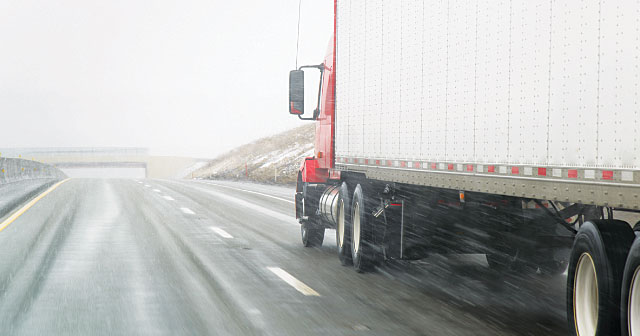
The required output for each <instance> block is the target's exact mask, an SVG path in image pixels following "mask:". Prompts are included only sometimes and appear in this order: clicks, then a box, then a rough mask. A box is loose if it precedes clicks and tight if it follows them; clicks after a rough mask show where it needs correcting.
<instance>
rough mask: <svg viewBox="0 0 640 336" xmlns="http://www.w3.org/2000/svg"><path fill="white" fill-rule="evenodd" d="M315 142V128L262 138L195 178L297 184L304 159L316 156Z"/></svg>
mask: <svg viewBox="0 0 640 336" xmlns="http://www.w3.org/2000/svg"><path fill="white" fill-rule="evenodd" d="M314 138H315V124H306V125H304V126H301V127H297V128H294V129H292V130H290V131H286V132H283V133H280V134H277V135H274V136H271V137H267V138H262V139H259V140H256V141H254V142H252V143H249V144H246V145H243V146H240V147H238V148H235V149H233V150H231V151H229V152H227V153H225V154H222V155H220V156H218V157H217V158H215V159H213V160H211V161H210V162H209V163H208V164H206V165H205V166H204V167H202V168H200V169H198V170H196V171H195V172H194V173H193V177H199V178H208V179H231V180H250V181H256V182H263V183H283V184H295V182H296V177H297V172H298V168H299V167H300V164H301V163H302V160H303V158H304V157H307V156H312V155H313V142H314ZM245 165H246V173H247V176H245Z"/></svg>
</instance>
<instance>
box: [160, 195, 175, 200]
mask: <svg viewBox="0 0 640 336" xmlns="http://www.w3.org/2000/svg"><path fill="white" fill-rule="evenodd" d="M162 198H164V199H166V200H167V201H175V200H174V199H173V197H171V196H167V195H164V196H162Z"/></svg>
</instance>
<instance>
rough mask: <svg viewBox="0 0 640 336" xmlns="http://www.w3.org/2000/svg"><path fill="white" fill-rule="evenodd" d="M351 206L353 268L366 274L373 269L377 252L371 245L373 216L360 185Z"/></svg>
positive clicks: (354, 193)
mask: <svg viewBox="0 0 640 336" xmlns="http://www.w3.org/2000/svg"><path fill="white" fill-rule="evenodd" d="M351 204H352V205H351V214H352V215H351V237H352V243H351V255H352V258H353V267H354V268H355V269H356V271H358V272H365V271H369V270H371V269H372V268H373V264H374V260H375V251H374V249H373V246H372V244H371V242H372V237H373V235H372V223H371V214H370V211H369V209H368V207H367V201H366V200H365V195H364V192H363V190H362V186H361V185H360V184H358V185H357V186H356V189H355V191H354V192H353V201H352V203H351Z"/></svg>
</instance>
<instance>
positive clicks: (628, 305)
mask: <svg viewBox="0 0 640 336" xmlns="http://www.w3.org/2000/svg"><path fill="white" fill-rule="evenodd" d="M636 227H638V225H636ZM620 301H621V304H620V312H621V314H620V319H621V320H622V321H621V322H622V323H621V327H622V331H623V333H622V335H629V336H639V335H640V239H638V238H636V240H635V242H634V243H633V245H631V251H629V256H628V257H627V263H626V265H625V267H624V275H623V277H622V297H621V300H620Z"/></svg>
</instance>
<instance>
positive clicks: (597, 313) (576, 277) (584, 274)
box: [567, 220, 634, 336]
mask: <svg viewBox="0 0 640 336" xmlns="http://www.w3.org/2000/svg"><path fill="white" fill-rule="evenodd" d="M633 238H634V235H633V231H632V230H631V227H630V226H629V225H628V224H627V223H625V222H622V221H617V220H595V221H590V222H586V223H585V224H583V225H582V226H581V227H580V230H579V231H578V233H577V234H576V237H575V240H574V243H573V248H572V250H571V255H570V258H569V270H568V276H567V319H568V322H569V330H571V331H572V334H574V335H580V336H587V335H588V336H593V335H598V336H604V335H619V334H620V314H619V311H618V308H619V306H620V284H621V280H622V272H623V269H624V261H625V259H626V256H627V252H628V251H629V247H630V246H631V243H632V242H633Z"/></svg>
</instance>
